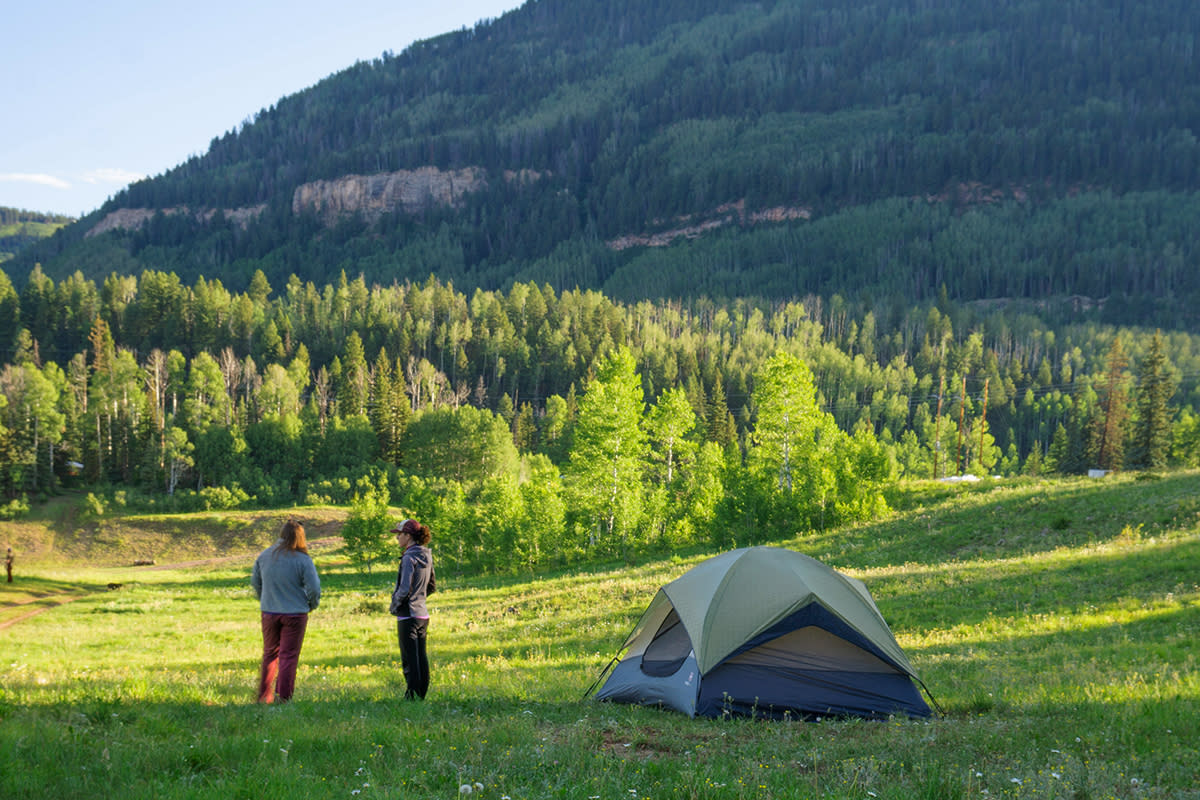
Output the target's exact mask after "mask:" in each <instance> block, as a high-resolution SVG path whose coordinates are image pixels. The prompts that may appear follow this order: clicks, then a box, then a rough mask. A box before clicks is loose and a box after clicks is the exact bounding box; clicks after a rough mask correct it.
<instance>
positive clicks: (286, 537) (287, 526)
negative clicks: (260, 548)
mask: <svg viewBox="0 0 1200 800" xmlns="http://www.w3.org/2000/svg"><path fill="white" fill-rule="evenodd" d="M275 549H276V550H277V551H283V550H299V551H300V552H301V553H308V540H307V539H306V538H305V537H304V526H303V525H301V524H300V523H299V522H297V521H296V520H294V519H289V520H288V521H287V522H285V523H283V529H282V530H281V531H279V543H278V544H277V545H275Z"/></svg>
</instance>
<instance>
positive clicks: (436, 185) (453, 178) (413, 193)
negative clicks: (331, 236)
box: [292, 167, 487, 224]
mask: <svg viewBox="0 0 1200 800" xmlns="http://www.w3.org/2000/svg"><path fill="white" fill-rule="evenodd" d="M486 186H487V180H486V178H485V173H484V171H483V170H482V169H481V168H479V167H465V168H463V169H457V170H440V169H438V168H437V167H421V168H419V169H415V170H400V171H399V172H385V173H380V174H378V175H344V176H342V177H341V178H337V179H335V180H328V181H313V182H312V183H306V184H304V185H302V186H299V187H297V188H296V191H295V192H293V193H292V213H293V214H300V213H302V212H305V211H310V212H315V213H316V214H317V215H318V216H320V217H321V219H323V220H324V221H325V222H326V223H327V224H328V223H329V222H332V221H333V220H335V219H337V218H338V217H340V216H342V215H344V214H355V213H361V214H362V215H363V216H364V217H366V218H367V219H373V218H378V217H379V216H381V215H383V214H387V213H390V212H393V211H403V212H405V213H409V214H415V213H418V212H420V211H424V210H425V209H427V208H435V207H446V206H449V207H457V206H459V205H461V204H462V199H463V197H464V196H465V195H468V194H470V193H472V192H477V191H479V190H480V189H483V188H485V187H486Z"/></svg>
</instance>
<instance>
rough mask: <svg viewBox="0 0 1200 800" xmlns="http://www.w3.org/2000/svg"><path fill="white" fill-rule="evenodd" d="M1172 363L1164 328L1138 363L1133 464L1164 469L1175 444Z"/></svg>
mask: <svg viewBox="0 0 1200 800" xmlns="http://www.w3.org/2000/svg"><path fill="white" fill-rule="evenodd" d="M1171 373H1172V369H1171V364H1170V362H1169V361H1168V360H1167V355H1166V352H1165V349H1164V345H1163V337H1162V332H1161V331H1156V332H1155V334H1154V337H1153V338H1152V339H1151V340H1150V347H1149V349H1148V350H1147V351H1146V356H1145V358H1143V359H1142V361H1141V364H1140V365H1139V366H1138V372H1137V389H1136V390H1135V392H1134V407H1135V408H1136V410H1137V415H1136V416H1135V417H1134V420H1133V431H1132V435H1131V437H1130V442H1129V462H1130V465H1131V466H1134V467H1140V468H1143V469H1162V468H1163V467H1165V466H1166V465H1167V456H1168V455H1169V454H1170V448H1171V410H1170V408H1169V406H1168V403H1169V402H1170V400H1171V396H1172V395H1173V394H1174V393H1175V381H1174V378H1173V376H1172V374H1171Z"/></svg>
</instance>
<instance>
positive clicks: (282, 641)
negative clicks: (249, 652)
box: [258, 611, 308, 703]
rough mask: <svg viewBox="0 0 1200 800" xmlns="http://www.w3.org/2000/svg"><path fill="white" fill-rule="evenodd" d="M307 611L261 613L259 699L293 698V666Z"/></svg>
mask: <svg viewBox="0 0 1200 800" xmlns="http://www.w3.org/2000/svg"><path fill="white" fill-rule="evenodd" d="M307 627H308V614H272V613H270V612H269V611H264V612H262V635H263V655H262V668H261V669H259V671H258V702H260V703H270V702H273V701H274V700H275V698H276V697H278V698H279V700H280V702H287V701H288V700H291V699H292V693H293V692H294V691H295V690H296V666H297V665H298V664H299V663H300V646H301V645H303V644H304V631H305V629H306V628H307Z"/></svg>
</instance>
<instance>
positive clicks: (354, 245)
mask: <svg viewBox="0 0 1200 800" xmlns="http://www.w3.org/2000/svg"><path fill="white" fill-rule="evenodd" d="M1198 34H1200V6H1198V5H1197V4H1195V3H1192V2H1186V0H1150V1H1149V2H1135V1H1134V0H1080V1H1078V2H1062V0H1012V1H1011V2H1010V1H1008V0H875V1H874V2H866V0H775V1H772V0H764V2H758V3H736V2H727V1H726V2H719V1H717V0H689V2H678V1H677V0H639V2H630V1H629V0H533V1H531V2H528V3H526V5H524V6H523V7H521V8H520V9H518V10H516V11H513V12H510V13H508V14H506V15H504V16H503V17H502V18H501V19H499V20H495V21H492V22H490V23H485V24H481V25H479V26H477V27H475V28H474V29H472V30H463V31H459V32H456V33H452V34H447V35H445V36H442V37H439V38H436V39H433V40H429V41H426V42H422V43H418V44H417V45H414V46H413V47H411V48H409V49H407V50H405V51H404V52H402V53H399V54H392V53H385V54H383V55H382V56H381V57H380V58H378V59H375V60H372V61H369V62H361V63H358V64H356V65H354V66H352V67H350V68H348V69H346V70H345V71H343V72H340V73H338V74H336V75H333V76H331V77H329V78H327V79H326V80H324V81H322V82H321V83H319V84H318V85H316V86H314V87H312V88H310V89H307V90H305V91H302V92H299V93H297V94H295V95H292V96H289V97H286V98H283V99H281V100H280V101H279V102H278V103H276V104H275V105H274V106H273V107H272V108H269V109H265V110H263V111H261V112H260V113H258V114H257V115H256V116H255V117H254V118H253V120H252V121H250V122H248V123H247V124H246V125H244V126H243V127H241V128H240V129H239V130H235V131H230V132H228V133H225V134H224V135H222V136H218V137H217V138H214V139H213V141H212V143H211V145H210V148H209V150H208V152H207V153H206V154H204V155H203V156H199V157H195V158H192V159H191V160H189V161H188V162H186V163H184V164H182V165H180V166H179V167H177V168H175V169H173V170H171V171H169V172H167V173H165V174H164V175H161V176H158V177H156V178H153V179H149V180H146V181H143V182H141V183H138V184H135V185H133V186H131V187H130V188H129V189H128V190H126V191H124V192H122V193H121V194H120V195H118V196H117V197H115V198H114V199H113V200H112V201H110V202H109V203H108V204H106V205H105V206H104V207H103V208H101V209H99V210H97V212H96V213H94V214H92V215H90V216H89V217H88V218H86V219H84V220H81V221H80V222H79V223H77V224H75V225H73V226H71V227H69V228H68V229H66V230H64V231H62V232H61V233H59V234H58V235H57V236H55V237H54V238H53V239H52V240H50V241H49V242H47V243H45V244H43V245H41V246H38V247H35V248H31V249H29V250H28V251H27V252H25V253H23V254H22V255H21V256H19V257H18V258H17V259H16V260H15V261H14V262H12V263H10V264H9V265H7V269H8V272H9V274H10V275H11V276H12V278H13V280H14V282H15V283H17V284H20V283H21V282H22V281H24V279H25V276H26V275H27V274H28V272H29V270H30V269H31V268H32V266H33V264H34V263H35V262H37V263H41V264H42V267H43V269H44V270H45V272H46V274H47V275H49V276H50V277H52V278H55V279H62V278H64V277H66V276H69V275H70V274H72V273H73V272H74V271H76V270H80V271H82V273H83V274H84V275H85V276H86V277H91V278H96V279H100V278H103V277H104V276H106V275H108V274H110V273H111V272H114V271H115V272H117V273H122V274H136V273H137V272H140V271H141V270H144V269H155V270H163V271H168V272H174V273H176V274H177V275H179V276H180V277H181V278H182V279H183V280H185V281H186V282H189V283H190V282H192V281H193V280H195V279H196V278H197V277H199V276H201V275H203V276H205V277H206V278H208V279H210V280H211V279H213V278H217V279H220V280H221V281H222V282H224V283H225V284H226V285H228V286H230V287H231V288H233V289H236V290H241V289H243V288H244V287H245V286H247V285H248V282H249V278H250V276H251V275H252V274H253V273H254V271H255V270H256V269H261V270H262V271H263V273H264V274H265V275H266V277H267V278H268V279H269V280H270V281H271V282H272V283H274V284H275V285H283V284H285V283H286V281H287V278H288V277H289V276H291V275H295V276H297V277H299V278H301V279H302V280H306V281H307V280H312V281H314V282H316V283H317V284H318V285H321V284H323V283H326V282H328V281H330V280H333V279H334V278H335V277H336V276H337V275H338V274H339V273H340V272H343V271H344V272H346V273H347V274H349V275H351V276H357V275H362V276H363V277H364V278H365V279H366V280H367V281H368V282H369V283H376V282H377V283H380V284H382V285H388V284H391V283H393V282H404V281H408V280H424V279H425V278H426V277H427V276H428V275H430V274H431V273H433V274H436V275H437V276H438V277H439V278H440V279H442V280H446V281H451V282H453V285H454V286H456V287H459V288H463V289H469V288H472V287H481V288H485V289H489V288H503V287H506V286H509V285H511V284H512V282H513V281H514V280H515V281H532V282H536V283H546V284H549V285H550V286H551V287H553V288H554V289H555V290H557V291H563V290H569V289H571V288H573V287H575V286H580V287H584V288H596V289H600V290H602V291H604V292H605V293H606V294H607V295H609V296H611V297H613V298H616V299H624V300H635V299H639V298H668V297H684V296H698V295H707V296H711V297H717V298H722V297H734V296H746V295H757V296H766V297H779V298H792V297H802V296H805V295H807V294H817V295H824V296H830V295H832V294H834V293H840V294H842V295H843V296H852V297H867V298H873V299H874V301H875V302H880V301H881V300H882V299H883V298H894V299H895V300H896V301H902V302H912V301H920V300H926V299H929V298H931V297H933V296H935V295H936V293H937V292H938V291H939V290H941V289H942V287H945V291H946V293H947V295H948V296H949V297H950V298H952V299H956V300H960V301H969V300H977V299H997V298H1005V299H1027V300H1032V301H1037V302H1039V303H1046V302H1049V306H1048V307H1049V308H1057V309H1060V310H1061V311H1062V313H1064V314H1066V313H1074V312H1076V311H1079V310H1083V311H1086V312H1087V313H1089V314H1092V315H1096V316H1098V317H1099V318H1101V319H1104V320H1106V321H1112V322H1121V323H1134V324H1152V325H1160V326H1163V327H1169V328H1183V329H1189V330H1197V329H1200V312H1197V311H1196V310H1195V309H1198V308H1200V275H1198V273H1197V270H1196V269H1195V268H1194V265H1195V263H1196V260H1197V255H1198V253H1197V250H1198V246H1200V241H1198V239H1197V234H1196V233H1195V227H1196V226H1195V225H1194V220H1195V219H1196V218H1197V216H1198V215H1200V142H1198V141H1197V139H1196V135H1195V131H1196V130H1197V129H1198V128H1200V83H1198V82H1197V81H1196V78H1195V76H1196V75H1197V74H1200V54H1198V53H1197V52H1196V43H1197V35H1198ZM160 212H161V213H160ZM1056 300H1061V301H1063V302H1061V303H1056V302H1055V301H1056Z"/></svg>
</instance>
